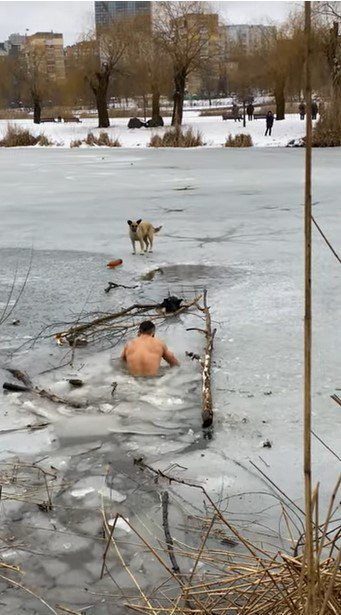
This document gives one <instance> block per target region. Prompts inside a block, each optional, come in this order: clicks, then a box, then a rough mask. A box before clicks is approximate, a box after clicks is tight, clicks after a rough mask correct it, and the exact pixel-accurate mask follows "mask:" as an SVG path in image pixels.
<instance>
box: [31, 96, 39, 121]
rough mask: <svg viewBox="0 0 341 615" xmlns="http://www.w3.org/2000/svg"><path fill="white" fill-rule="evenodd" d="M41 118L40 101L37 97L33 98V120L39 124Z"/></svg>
mask: <svg viewBox="0 0 341 615" xmlns="http://www.w3.org/2000/svg"><path fill="white" fill-rule="evenodd" d="M40 120H41V102H40V99H39V98H34V99H33V122H34V123H35V124H40Z"/></svg>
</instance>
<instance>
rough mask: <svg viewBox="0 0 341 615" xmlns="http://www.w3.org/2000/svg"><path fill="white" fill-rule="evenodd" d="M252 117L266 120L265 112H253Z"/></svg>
mask: <svg viewBox="0 0 341 615" xmlns="http://www.w3.org/2000/svg"><path fill="white" fill-rule="evenodd" d="M253 119H254V120H266V113H254V114H253Z"/></svg>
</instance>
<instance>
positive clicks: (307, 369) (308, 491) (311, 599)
mask: <svg viewBox="0 0 341 615" xmlns="http://www.w3.org/2000/svg"><path fill="white" fill-rule="evenodd" d="M304 16H305V22H304V35H305V102H306V108H307V119H306V147H305V208H304V238H305V267H304V270H305V284H304V296H305V313H304V493H305V538H306V544H305V554H306V562H307V600H306V604H305V612H306V615H315V613H316V601H315V570H314V568H315V562H314V546H313V518H312V516H313V508H312V478H311V332H312V327H311V312H312V311H311V149H312V120H311V55H312V42H311V2H310V1H307V2H305V3H304Z"/></svg>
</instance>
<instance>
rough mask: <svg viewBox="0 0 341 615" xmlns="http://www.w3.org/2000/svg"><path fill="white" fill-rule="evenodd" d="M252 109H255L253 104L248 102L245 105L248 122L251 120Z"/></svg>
mask: <svg viewBox="0 0 341 615" xmlns="http://www.w3.org/2000/svg"><path fill="white" fill-rule="evenodd" d="M254 111H255V108H254V106H253V104H252V103H249V104H248V106H247V107H246V112H247V119H248V120H249V122H250V121H251V120H253V114H254Z"/></svg>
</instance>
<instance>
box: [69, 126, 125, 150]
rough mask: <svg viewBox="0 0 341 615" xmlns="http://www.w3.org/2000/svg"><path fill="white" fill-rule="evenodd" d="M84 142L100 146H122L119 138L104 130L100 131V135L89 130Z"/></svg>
mask: <svg viewBox="0 0 341 615" xmlns="http://www.w3.org/2000/svg"><path fill="white" fill-rule="evenodd" d="M83 143H86V145H90V147H94V146H95V145H98V146H100V147H101V146H103V147H121V143H120V141H119V140H118V139H117V138H115V139H112V138H111V137H110V136H109V135H108V133H107V132H105V131H104V130H102V131H101V132H100V133H99V135H98V137H97V136H96V135H94V134H93V132H88V134H87V136H86V139H84V140H83ZM74 147H75V146H74Z"/></svg>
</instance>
